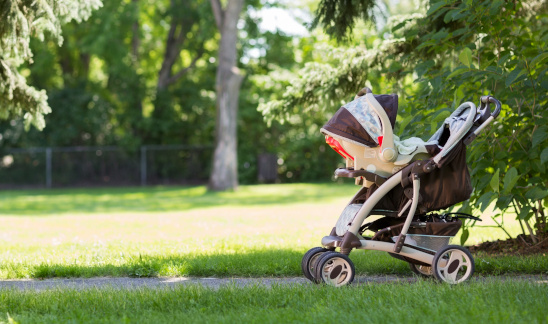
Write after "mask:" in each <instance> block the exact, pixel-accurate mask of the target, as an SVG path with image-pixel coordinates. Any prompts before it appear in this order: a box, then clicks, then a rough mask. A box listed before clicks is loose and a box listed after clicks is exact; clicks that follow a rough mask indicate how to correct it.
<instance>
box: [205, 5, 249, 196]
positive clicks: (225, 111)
mask: <svg viewBox="0 0 548 324" xmlns="http://www.w3.org/2000/svg"><path fill="white" fill-rule="evenodd" d="M243 4H244V0H229V1H228V3H227V4H226V7H225V8H224V9H223V7H222V5H221V2H220V0H211V6H212V9H213V15H214V17H215V22H216V25H217V28H218V29H219V32H220V34H221V39H220V41H219V55H218V66H217V76H216V83H215V90H216V94H217V99H216V100H217V102H216V110H217V118H216V127H215V129H216V134H215V152H214V154H213V163H212V170H211V176H210V180H209V188H210V189H212V190H227V189H236V188H237V186H238V156H237V145H236V144H237V133H236V125H237V117H238V99H239V93H240V85H241V83H242V80H243V76H242V75H241V74H240V71H239V69H238V67H237V66H236V63H237V59H238V57H237V50H236V45H237V43H238V28H237V24H238V20H239V18H240V13H241V11H242V8H243Z"/></svg>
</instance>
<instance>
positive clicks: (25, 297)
mask: <svg viewBox="0 0 548 324" xmlns="http://www.w3.org/2000/svg"><path fill="white" fill-rule="evenodd" d="M546 291H547V286H546V283H545V282H544V283H542V282H539V283H533V282H513V281H506V282H497V281H489V280H487V281H485V282H471V283H469V284H462V285H457V286H449V285H441V284H436V283H433V282H431V281H418V282H417V283H413V284H408V283H405V284H398V283H396V284H371V285H360V286H350V287H343V288H338V289H337V288H331V287H327V286H315V285H302V286H299V285H294V286H273V287H270V288H268V287H264V286H259V285H257V286H252V287H245V288H238V287H235V286H226V287H222V288H219V289H217V290H213V289H210V288H204V287H201V286H187V287H183V286H178V287H175V288H172V289H156V290H154V289H134V290H117V289H114V288H112V289H88V290H80V291H77V290H59V289H53V290H47V291H39V292H34V291H32V292H31V291H16V290H0V320H2V321H6V322H8V321H14V322H20V323H52V322H55V323H58V322H71V323H79V322H86V323H108V322H118V323H119V322H140V323H159V322H161V323H182V322H184V323H198V322H199V323H241V322H244V323H245V322H257V323H318V322H324V321H326V320H330V319H336V320H337V321H338V322H351V323H356V322H366V323H399V322H403V321H405V322H408V323H423V322H431V323H447V322H448V323H472V322H476V323H518V322H519V323H546V322H547V321H548V315H547V313H546V312H545V311H544V309H545V306H546V303H547V302H548V298H547V295H546Z"/></svg>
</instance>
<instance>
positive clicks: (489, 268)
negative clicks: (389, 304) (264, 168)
mask: <svg viewBox="0 0 548 324" xmlns="http://www.w3.org/2000/svg"><path fill="white" fill-rule="evenodd" d="M356 190H357V188H356V187H355V186H353V185H348V184H343V185H340V184H287V185H259V186H243V187H241V188H240V190H238V191H236V192H227V193H210V192H207V191H206V189H205V188H204V187H169V188H163V187H157V188H116V189H78V190H39V191H11V192H1V193H0V220H1V221H2V224H3V227H2V230H1V231H0V278H47V277H94V276H236V277H260V276H300V275H301V273H300V260H301V257H302V255H303V254H304V252H305V251H306V250H308V249H309V248H311V247H314V246H318V245H319V242H320V240H321V238H322V237H323V236H324V235H326V234H328V233H329V232H330V230H331V228H332V227H333V226H334V223H335V222H336V220H337V217H338V215H339V214H340V212H341V210H342V209H343V208H344V206H345V205H346V203H347V202H348V200H349V199H350V197H351V196H352V195H353V194H354V193H355V191H356ZM484 218H485V217H484ZM517 230H519V226H517ZM503 235H504V234H503V232H502V231H500V230H496V229H493V228H472V229H471V237H470V239H469V241H468V243H475V242H481V241H482V240H484V239H485V238H484V237H485V236H488V237H489V239H493V238H503V237H504V236H503ZM456 241H457V242H458V239H457V240H456ZM351 258H352V259H353V261H355V264H356V269H357V271H358V273H359V274H409V273H410V272H409V270H408V268H407V265H406V264H405V263H404V262H401V261H399V260H396V259H393V258H391V257H390V256H388V255H387V254H386V253H381V252H375V251H369V252H364V251H355V252H353V253H352V255H351ZM476 263H477V264H476V266H477V272H478V273H479V274H480V275H491V274H504V273H548V258H546V257H543V256H530V257H506V258H493V257H486V256H480V257H477V258H476Z"/></svg>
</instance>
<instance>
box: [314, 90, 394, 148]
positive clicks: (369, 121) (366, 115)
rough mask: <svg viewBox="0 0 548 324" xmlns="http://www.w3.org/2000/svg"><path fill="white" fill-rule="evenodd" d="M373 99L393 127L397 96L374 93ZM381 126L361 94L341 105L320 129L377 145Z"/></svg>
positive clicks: (381, 132)
mask: <svg viewBox="0 0 548 324" xmlns="http://www.w3.org/2000/svg"><path fill="white" fill-rule="evenodd" d="M375 99H376V100H377V101H378V102H379V103H380V105H381V106H382V108H383V109H384V111H385V112H386V115H387V116H388V119H389V120H390V124H391V125H390V126H391V127H392V129H393V128H394V124H395V122H396V115H397V114H398V96H397V95H375ZM382 127H383V126H382V123H381V119H380V117H379V116H378V115H377V113H376V112H375V110H373V108H371V107H370V106H369V103H368V102H367V100H366V98H365V96H361V97H357V98H355V99H354V100H353V101H351V102H349V103H347V104H345V105H344V106H342V107H341V108H340V109H339V110H338V111H337V112H336V113H335V115H333V117H332V118H331V119H330V120H329V121H328V122H327V123H326V124H325V125H324V126H323V128H322V131H323V132H324V133H325V134H328V135H329V133H331V134H334V135H337V136H341V137H344V138H346V139H348V140H351V141H353V142H356V143H358V144H360V145H364V146H368V147H377V146H379V145H380V144H381V143H379V137H381V138H382V136H383V129H382Z"/></svg>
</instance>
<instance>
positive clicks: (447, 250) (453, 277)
mask: <svg viewBox="0 0 548 324" xmlns="http://www.w3.org/2000/svg"><path fill="white" fill-rule="evenodd" d="M474 268H475V265H474V258H473V257H472V254H470V252H469V251H468V250H467V249H466V248H464V247H462V246H460V245H448V246H446V247H444V248H442V249H441V250H439V251H438V252H436V255H434V260H433V262H432V270H433V272H434V276H435V277H436V278H437V279H438V280H440V281H443V282H447V283H449V284H458V283H461V282H463V281H465V280H468V279H469V278H470V277H471V276H472V274H473V273H474Z"/></svg>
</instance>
